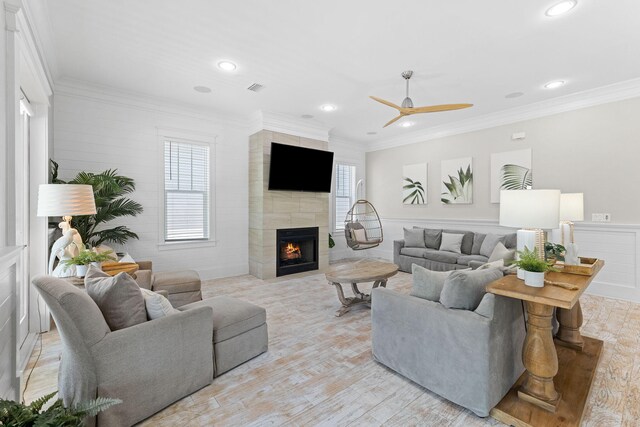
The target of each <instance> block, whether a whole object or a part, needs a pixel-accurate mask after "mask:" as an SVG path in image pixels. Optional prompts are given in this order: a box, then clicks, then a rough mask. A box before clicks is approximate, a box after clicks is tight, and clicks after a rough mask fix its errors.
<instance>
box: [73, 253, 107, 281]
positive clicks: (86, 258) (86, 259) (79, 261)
mask: <svg viewBox="0 0 640 427" xmlns="http://www.w3.org/2000/svg"><path fill="white" fill-rule="evenodd" d="M112 252H113V251H105V252H101V253H97V252H94V251H92V250H89V249H85V250H81V251H80V252H79V253H78V255H76V256H74V257H73V258H70V259H66V260H64V261H62V263H63V264H65V265H66V267H65V269H66V268H69V266H72V265H75V266H76V276H78V277H84V276H85V274H87V268H89V264H94V265H96V266H97V267H99V266H100V263H102V262H104V261H108V260H110V259H113V258H112V257H111V256H110V254H111V253H112Z"/></svg>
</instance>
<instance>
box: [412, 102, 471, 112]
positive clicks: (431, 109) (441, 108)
mask: <svg viewBox="0 0 640 427" xmlns="http://www.w3.org/2000/svg"><path fill="white" fill-rule="evenodd" d="M469 107H473V104H443V105H430V106H428V107H415V108H409V110H410V111H411V114H415V113H437V112H438V111H451V110H461V109H463V108H469Z"/></svg>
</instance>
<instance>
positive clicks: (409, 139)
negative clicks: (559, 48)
mask: <svg viewBox="0 0 640 427" xmlns="http://www.w3.org/2000/svg"><path fill="white" fill-rule="evenodd" d="M636 97H640V78H637V79H632V80H626V81H623V82H619V83H614V84H611V85H608V86H602V87H599V88H595V89H590V90H586V91H583V92H577V93H574V94H571V95H566V96H561V97H558V98H553V99H549V100H546V101H541V102H536V103H534V104H529V105H524V106H522V107H517V108H512V109H508V110H502V111H498V112H495V113H490V114H485V115H482V116H479V117H474V118H471V119H467V120H462V121H458V122H454V123H448V124H444V125H440V126H434V127H432V128H430V129H423V130H417V131H414V132H411V133H407V134H405V135H402V136H400V137H395V138H389V139H381V140H377V141H373V142H370V143H368V144H367V145H366V151H377V150H384V149H386V148H393V147H399V146H402V145H408V144H414V143H417V142H425V141H431V140H434V139H438V138H444V137H447V136H452V135H459V134H463V133H468V132H473V131H477V130H482V129H489V128H493V127H497V126H502V125H507V124H511V123H517V122H521V121H525V120H532V119H537V118H540V117H545V116H551V115H554V114H559V113H564V112H568V111H573V110H579V109H581V108H587V107H592V106H596V105H600V104H607V103H610V102H616V101H622V100H625V99H630V98H636Z"/></svg>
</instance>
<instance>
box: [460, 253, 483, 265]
mask: <svg viewBox="0 0 640 427" xmlns="http://www.w3.org/2000/svg"><path fill="white" fill-rule="evenodd" d="M488 260H489V258H487V257H486V256H484V255H461V256H460V257H459V258H458V264H460V265H469V262H470V261H480V262H487V261H488Z"/></svg>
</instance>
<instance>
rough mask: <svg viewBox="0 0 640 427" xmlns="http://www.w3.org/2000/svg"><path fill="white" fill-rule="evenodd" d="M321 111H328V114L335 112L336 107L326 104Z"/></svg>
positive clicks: (321, 107)
mask: <svg viewBox="0 0 640 427" xmlns="http://www.w3.org/2000/svg"><path fill="white" fill-rule="evenodd" d="M320 109H321V110H322V111H326V112H329V111H335V109H336V106H335V105H331V104H324V105H321V106H320Z"/></svg>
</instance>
